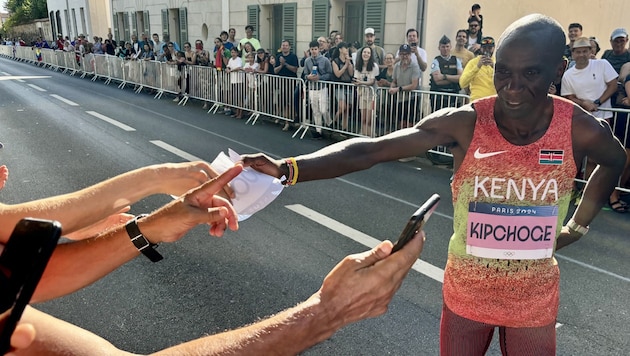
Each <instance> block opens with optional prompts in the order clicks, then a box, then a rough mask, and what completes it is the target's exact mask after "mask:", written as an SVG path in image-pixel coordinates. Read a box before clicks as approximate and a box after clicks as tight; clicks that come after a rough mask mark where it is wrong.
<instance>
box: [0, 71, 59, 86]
mask: <svg viewBox="0 0 630 356" xmlns="http://www.w3.org/2000/svg"><path fill="white" fill-rule="evenodd" d="M2 74H4V75H5V76H4V77H0V81H1V80H15V81H18V82H20V83H24V80H22V79H48V78H51V77H50V76H49V75H11V74H9V73H7V72H2Z"/></svg>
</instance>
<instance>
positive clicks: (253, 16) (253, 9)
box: [247, 5, 260, 40]
mask: <svg viewBox="0 0 630 356" xmlns="http://www.w3.org/2000/svg"><path fill="white" fill-rule="evenodd" d="M259 13H260V6H258V5H247V24H248V25H251V26H252V27H253V28H254V34H253V35H252V36H253V37H254V38H258V14H259ZM258 40H260V39H259V38H258Z"/></svg>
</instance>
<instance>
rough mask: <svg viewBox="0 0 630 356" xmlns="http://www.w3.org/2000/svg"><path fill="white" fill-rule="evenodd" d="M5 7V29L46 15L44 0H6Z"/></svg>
mask: <svg viewBox="0 0 630 356" xmlns="http://www.w3.org/2000/svg"><path fill="white" fill-rule="evenodd" d="M5 9H6V10H7V11H8V12H9V19H8V20H7V22H6V23H5V29H6V27H12V26H15V25H21V24H24V23H27V22H29V21H33V20H37V19H42V18H47V17H48V7H47V6H46V0H7V2H6V4H5Z"/></svg>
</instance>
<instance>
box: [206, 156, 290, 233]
mask: <svg viewBox="0 0 630 356" xmlns="http://www.w3.org/2000/svg"><path fill="white" fill-rule="evenodd" d="M228 153H229V155H230V156H229V157H228V156H227V155H226V154H225V153H223V152H221V153H219V154H218V155H217V157H216V158H215V159H214V161H212V163H211V164H210V166H212V168H214V170H216V171H217V173H219V174H221V173H223V172H225V171H227V170H228V169H229V168H230V167H233V166H234V163H236V162H238V161H240V160H241V156H240V155H239V154H238V153H236V152H234V151H233V150H232V149H229V150H228ZM230 185H231V187H232V189H233V190H234V194H235V195H236V197H235V198H234V199H232V205H233V206H234V209H236V212H237V213H238V221H243V220H245V219H247V218H249V217H250V216H252V215H253V214H254V213H256V212H257V211H259V210H262V209H263V208H264V207H266V206H267V205H269V203H271V202H272V201H274V200H275V199H276V198H277V197H278V195H280V193H281V192H282V189H284V185H282V183H281V181H280V179H278V178H275V177H272V176H269V175H266V174H263V173H260V172H257V171H255V170H254V169H252V168H249V167H246V168H245V169H243V172H241V174H239V175H238V176H237V177H236V178H234V179H233V180H232V182H230Z"/></svg>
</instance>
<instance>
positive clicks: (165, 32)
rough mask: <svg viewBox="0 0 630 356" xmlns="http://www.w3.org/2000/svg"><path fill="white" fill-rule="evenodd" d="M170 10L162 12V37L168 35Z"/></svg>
mask: <svg viewBox="0 0 630 356" xmlns="http://www.w3.org/2000/svg"><path fill="white" fill-rule="evenodd" d="M168 34H169V33H168V10H167V9H163V10H162V37H164V35H168Z"/></svg>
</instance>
